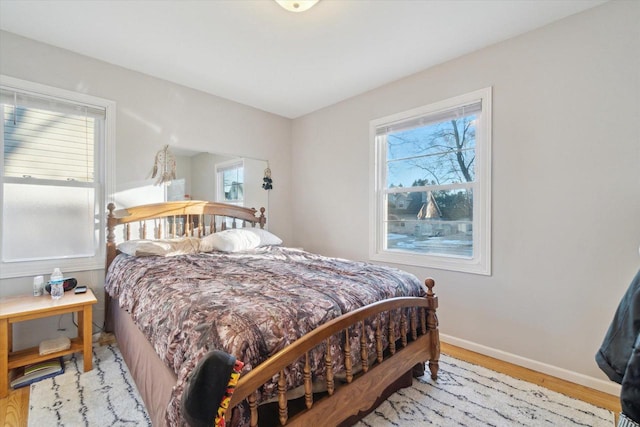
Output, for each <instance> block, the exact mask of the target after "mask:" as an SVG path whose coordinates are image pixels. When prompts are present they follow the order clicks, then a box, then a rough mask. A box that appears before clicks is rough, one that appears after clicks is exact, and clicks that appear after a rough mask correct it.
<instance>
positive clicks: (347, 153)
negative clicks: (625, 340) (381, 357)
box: [292, 1, 640, 391]
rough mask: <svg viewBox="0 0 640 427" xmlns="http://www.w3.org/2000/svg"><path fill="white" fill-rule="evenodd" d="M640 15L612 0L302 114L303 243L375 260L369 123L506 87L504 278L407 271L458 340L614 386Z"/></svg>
mask: <svg viewBox="0 0 640 427" xmlns="http://www.w3.org/2000/svg"><path fill="white" fill-rule="evenodd" d="M638 22H640V2H630V1H616V2H611V3H607V4H605V5H603V6H600V7H597V8H595V9H592V10H589V11H586V12H584V13H581V14H579V15H575V16H572V17H569V18H567V19H564V20H562V21H559V22H556V23H554V24H552V25H549V26H547V27H544V28H542V29H539V30H537V31H534V32H531V33H528V34H525V35H523V36H521V37H517V38H514V39H511V40H508V41H506V42H503V43H500V44H497V45H494V46H492V47H489V48H487V49H483V50H481V51H478V52H476V53H473V54H470V55H466V56H464V57H461V58H458V59H456V60H453V61H450V62H448V63H445V64H442V65H441V66H437V67H434V68H431V69H428V70H425V71H423V72H421V73H418V74H415V75H413V76H410V77H408V78H405V79H403V80H400V81H397V82H394V83H392V84H389V85H386V86H384V87H381V88H379V89H376V90H373V91H371V92H368V93H365V94H363V95H361V96H357V97H354V98H352V99H349V100H347V101H345V102H342V103H340V104H337V105H334V106H331V107H329V108H326V109H323V110H321V111H317V112H315V113H312V114H309V115H307V116H305V117H303V118H300V119H296V120H295V121H294V124H293V133H292V138H293V140H292V147H293V148H292V150H293V151H292V162H293V163H292V176H293V177H295V179H294V180H293V185H292V189H293V197H292V199H293V200H294V201H295V203H294V215H293V217H294V236H295V240H294V242H295V244H296V245H300V246H304V247H305V249H308V250H311V251H315V252H320V253H323V254H327V255H334V256H341V257H346V258H352V259H360V260H366V259H367V258H368V237H369V223H368V221H369V213H368V210H367V209H368V206H369V197H370V187H369V179H368V178H369V150H370V147H371V141H370V139H369V135H368V130H369V126H368V125H369V121H370V120H372V119H375V118H379V117H383V116H386V115H389V114H392V113H396V112H400V111H404V110H408V109H411V108H414V107H418V106H421V105H425V104H429V103H432V102H436V101H440V100H443V99H446V98H449V97H452V96H455V95H459V94H463V93H466V92H470V91H473V90H476V89H480V88H483V87H487V86H493V105H494V110H493V200H492V203H493V275H492V276H490V277H485V276H478V275H472V274H463V273H454V272H450V271H444V270H435V269H429V268H426V267H414V268H407V267H404V266H398V267H399V268H403V269H407V270H409V271H411V272H413V273H415V274H416V275H417V276H418V277H421V278H425V277H427V276H432V277H434V278H435V279H436V288H437V291H438V294H439V298H440V312H439V318H440V322H441V325H440V331H441V333H443V334H444V335H445V337H444V338H445V339H448V340H449V341H453V342H455V343H457V344H463V345H464V346H467V347H470V348H473V349H476V350H478V351H480V352H484V353H488V354H491V355H494V356H498V357H501V358H503V359H507V360H512V361H516V362H518V363H521V364H524V365H525V366H527V365H528V366H530V367H533V368H535V369H539V370H543V371H546V372H550V373H552V374H555V375H559V376H562V377H565V378H569V379H571V380H573V381H576V382H581V383H584V384H587V385H590V386H593V387H599V388H601V389H606V390H608V391H612V390H613V391H615V389H616V388H615V386H612V383H610V382H609V381H608V380H606V377H605V376H604V375H603V374H602V373H601V372H600V370H599V369H598V367H597V365H596V364H595V362H594V354H595V352H596V350H597V349H598V347H599V346H600V344H601V341H602V338H603V336H604V334H605V332H606V329H607V327H608V325H609V322H610V321H611V318H612V316H613V313H614V310H615V308H616V307H617V304H618V302H619V300H620V297H621V296H622V294H623V293H624V291H625V290H626V288H627V286H628V284H629V282H630V281H631V279H632V277H633V275H634V274H635V272H636V271H637V270H638V268H640V258H639V256H638V245H640V140H639V136H638V135H639V133H638V129H637V127H638V124H639V123H640V106H639V102H640V101H639V100H640V85H639V78H640V77H639V76H640V59H639V58H640V55H638V52H640V30H639V28H640V26H638ZM413 42H414V43H415V45H416V48H417V49H418V48H424V49H428V45H429V43H431V42H433V41H430V40H426V41H420V40H415V41H413ZM421 46H422V47H421ZM380 66H384V58H382V60H381V63H380Z"/></svg>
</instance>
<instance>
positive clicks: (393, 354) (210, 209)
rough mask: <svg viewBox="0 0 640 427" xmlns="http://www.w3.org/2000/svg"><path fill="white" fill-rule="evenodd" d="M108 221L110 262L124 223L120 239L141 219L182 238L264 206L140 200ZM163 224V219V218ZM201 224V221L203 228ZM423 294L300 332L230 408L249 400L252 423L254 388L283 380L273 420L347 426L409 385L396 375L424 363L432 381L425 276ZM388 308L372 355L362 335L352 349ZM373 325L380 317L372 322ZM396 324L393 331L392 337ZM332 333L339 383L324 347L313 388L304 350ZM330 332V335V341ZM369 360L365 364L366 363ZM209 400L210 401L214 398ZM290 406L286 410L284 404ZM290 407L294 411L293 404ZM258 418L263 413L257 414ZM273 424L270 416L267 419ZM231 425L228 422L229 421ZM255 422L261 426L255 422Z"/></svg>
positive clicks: (432, 332)
mask: <svg viewBox="0 0 640 427" xmlns="http://www.w3.org/2000/svg"><path fill="white" fill-rule="evenodd" d="M108 210H109V215H108V220H107V228H108V233H107V264H106V267H107V269H108V267H109V265H110V264H111V262H112V261H113V259H114V258H115V256H116V255H117V249H116V243H115V228H116V226H118V225H124V226H125V232H124V235H125V240H126V239H128V238H129V237H130V231H129V227H128V225H129V224H131V223H136V222H137V223H139V224H140V228H139V229H140V238H150V237H149V236H148V235H147V230H148V228H149V227H148V226H147V225H146V224H147V223H149V222H150V223H151V224H152V225H153V229H154V230H155V233H154V236H153V237H154V238H171V237H176V235H177V234H182V235H185V234H186V235H189V236H196V237H198V236H203V235H204V234H205V233H209V232H216V231H217V229H218V228H220V230H222V229H224V228H226V226H225V224H226V223H227V222H226V220H225V221H224V222H222V226H221V227H219V226H217V225H216V224H217V223H219V222H220V219H221V218H230V221H231V222H232V227H234V228H235V227H237V226H240V227H246V226H251V227H255V226H256V225H258V226H259V227H260V228H264V225H265V223H266V218H265V216H264V208H262V209H260V215H257V214H258V211H256V210H255V209H250V208H243V207H238V206H232V205H226V204H222V203H213V202H204V201H185V202H167V203H158V204H153V205H144V206H138V207H134V208H128V209H123V210H119V211H115V206H114V205H113V204H109V206H108ZM176 218H182V219H184V224H186V226H185V227H184V230H183V233H176V227H175V224H176V223H177V222H176ZM162 222H164V224H163V223H162ZM205 224H208V225H207V226H205ZM425 285H426V286H427V295H426V297H425V298H421V297H400V298H391V299H388V300H383V301H379V302H376V303H373V304H370V305H368V306H365V307H362V308H360V309H357V310H355V311H352V312H350V313H346V314H344V315H342V316H340V317H338V318H336V319H333V320H332V321H330V322H328V323H326V324H324V325H322V326H320V327H319V328H317V329H315V330H314V331H312V332H311V333H309V334H307V335H305V336H303V337H302V338H300V339H298V340H297V341H295V342H294V343H293V344H291V345H289V346H287V347H286V348H284V349H282V350H281V351H279V352H278V353H276V354H275V355H273V356H272V357H270V358H269V359H267V360H266V361H265V362H263V363H261V364H260V365H259V366H257V367H255V368H254V369H252V370H251V371H250V372H249V373H247V374H246V375H243V376H242V377H241V378H240V381H239V383H238V385H237V387H236V389H235V392H234V394H233V397H232V399H231V403H230V407H229V409H230V411H229V412H227V416H229V414H231V413H232V411H231V409H232V408H234V407H235V406H236V405H238V404H240V403H241V402H243V401H245V400H246V401H247V402H248V406H249V408H250V409H249V410H250V416H251V421H250V425H251V426H257V425H258V422H259V420H258V412H259V411H258V405H257V403H256V396H257V390H259V389H260V388H261V387H262V385H263V384H265V383H266V382H268V381H270V380H272V379H273V378H282V381H279V382H278V396H277V403H276V404H275V405H276V407H277V409H276V412H277V414H276V415H275V417H274V416H273V414H272V416H271V417H270V418H275V419H277V421H276V425H278V424H280V425H287V426H305V427H307V426H324V425H327V421H328V420H330V423H331V424H332V425H336V426H338V425H351V424H353V423H355V422H356V421H357V420H358V419H360V418H362V417H364V416H365V415H366V414H368V413H369V412H371V411H372V410H374V409H375V408H376V407H377V406H378V405H379V404H380V403H381V402H382V401H383V400H384V399H386V398H387V397H388V396H389V395H390V394H391V393H393V392H394V391H395V390H397V389H399V388H402V387H406V386H408V385H410V377H409V383H407V382H406V380H405V381H404V383H403V382H402V381H398V380H399V378H403V377H404V378H407V376H408V375H410V374H411V373H412V372H413V373H414V376H417V375H422V373H423V372H424V363H425V362H426V361H428V362H429V370H430V373H431V378H433V379H434V380H435V379H436V377H437V373H438V360H439V358H440V338H439V332H438V319H437V316H436V309H437V307H438V298H437V296H436V295H435V294H434V293H433V287H434V281H433V280H432V279H426V280H425ZM109 298H110V297H109V296H108V295H106V300H107V313H106V317H109V313H108V307H109V305H110V304H109V301H108V300H109ZM385 312H386V313H389V315H390V319H392V320H391V322H390V327H389V329H388V330H386V331H381V330H380V328H379V327H378V328H377V330H376V331H375V348H376V354H375V355H369V354H368V350H367V344H368V343H367V341H366V337H365V335H366V334H364V333H363V334H361V336H362V337H363V338H362V339H361V342H360V346H359V348H355V349H354V348H351V345H350V344H349V343H350V340H349V339H348V337H349V330H350V329H351V330H353V328H364V327H365V320H366V319H372V318H373V319H375V318H377V316H380V315H382V313H385ZM375 323H376V324H377V325H379V322H375ZM398 324H399V330H400V336H395V332H394V330H397V329H398V328H397V325H398ZM383 334H386V335H387V337H388V342H389V343H390V344H389V346H388V348H387V349H383V344H382V336H383ZM336 336H338V337H339V336H344V337H345V340H344V342H345V345H344V346H343V348H342V349H341V350H342V351H343V353H344V355H345V372H344V375H345V380H342V381H338V380H337V379H335V377H334V372H333V368H332V362H333V361H332V360H331V355H330V353H329V352H327V355H328V356H327V357H326V358H325V362H326V363H325V364H326V368H325V377H326V379H325V383H326V384H325V385H326V392H323V393H321V394H314V393H312V382H311V374H310V368H309V356H308V355H309V351H310V350H312V349H313V348H315V347H317V346H324V345H329V340H332V339H333V342H334V344H335V342H336V341H340V340H336V339H335V337H336ZM332 337H334V338H332ZM354 352H355V353H356V354H359V355H360V360H361V369H360V370H359V372H355V369H352V366H351V354H352V353H354ZM372 359H374V361H373V362H372V363H370V361H371V360H372ZM297 361H305V367H304V396H303V397H301V398H300V399H298V402H297V403H296V402H291V403H290V402H289V401H288V400H287V396H286V390H285V383H286V382H285V381H284V372H285V369H286V368H287V366H289V365H291V364H293V363H295V362H297ZM214 404H215V403H214ZM290 406H291V407H292V408H290ZM296 406H297V408H296V409H295V410H294V409H293V407H296ZM260 414H261V415H260V417H261V418H265V417H264V415H263V413H262V412H260ZM270 422H273V421H270ZM230 424H231V425H233V424H234V423H233V421H231V422H230ZM261 425H264V423H263V424H261Z"/></svg>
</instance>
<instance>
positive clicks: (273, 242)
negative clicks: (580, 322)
mask: <svg viewBox="0 0 640 427" xmlns="http://www.w3.org/2000/svg"><path fill="white" fill-rule="evenodd" d="M243 230H247V231H248V232H250V233H253V234H255V235H256V236H258V237H259V238H260V244H259V245H258V246H278V245H281V244H282V239H281V238H279V237H278V236H276V235H275V234H273V233H270V232H268V231H267V230H263V229H262V228H243Z"/></svg>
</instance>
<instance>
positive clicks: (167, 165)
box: [151, 145, 176, 185]
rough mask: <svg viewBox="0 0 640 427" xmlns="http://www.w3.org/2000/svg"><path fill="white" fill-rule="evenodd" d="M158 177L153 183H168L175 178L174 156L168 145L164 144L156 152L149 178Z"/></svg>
mask: <svg viewBox="0 0 640 427" xmlns="http://www.w3.org/2000/svg"><path fill="white" fill-rule="evenodd" d="M155 177H158V179H157V180H156V182H155V185H161V184H165V185H170V184H171V181H173V180H174V179H176V158H175V156H174V155H173V153H172V152H171V151H170V150H169V146H168V145H165V146H164V147H163V148H162V149H161V150H159V151H158V152H157V153H156V157H155V160H154V161H153V170H152V171H151V178H155Z"/></svg>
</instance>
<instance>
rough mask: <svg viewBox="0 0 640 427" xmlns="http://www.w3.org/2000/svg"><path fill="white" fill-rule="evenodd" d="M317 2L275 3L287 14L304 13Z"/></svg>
mask: <svg viewBox="0 0 640 427" xmlns="http://www.w3.org/2000/svg"><path fill="white" fill-rule="evenodd" d="M318 1H319V0H276V3H278V4H279V5H280V6H282V7H283V8H285V9H287V10H288V11H289V12H304V11H305V10H309V9H311V8H312V7H313V5H314V4H316V3H318Z"/></svg>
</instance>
